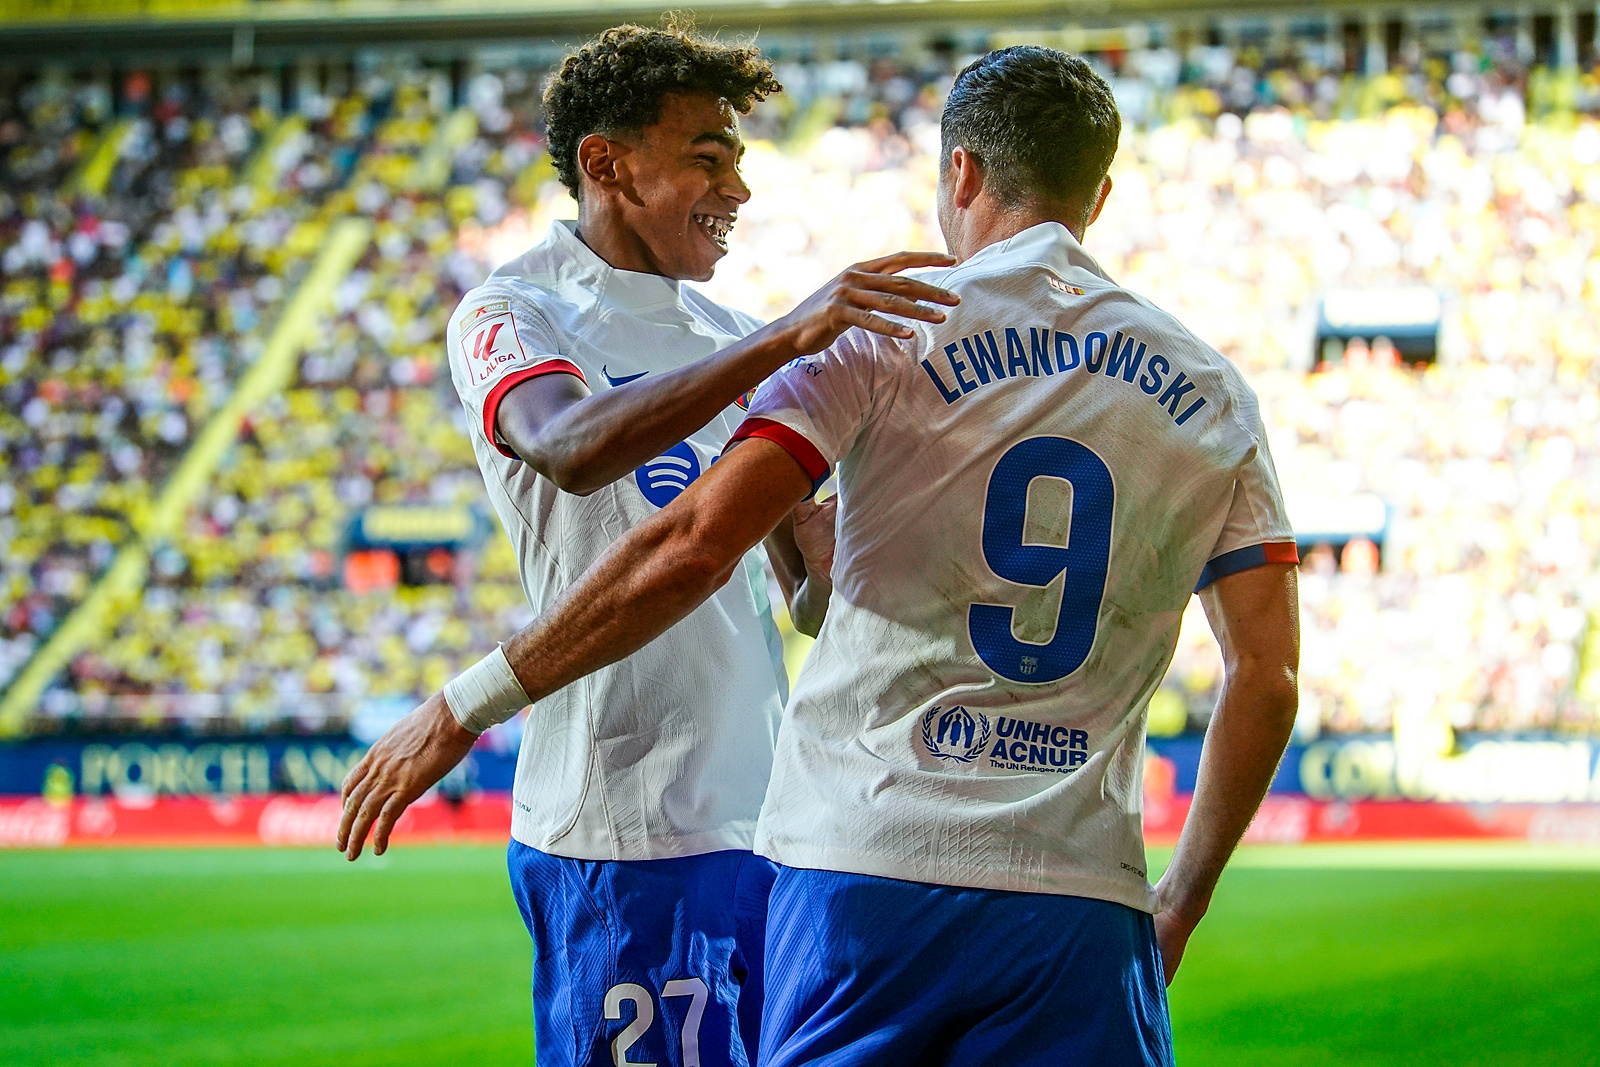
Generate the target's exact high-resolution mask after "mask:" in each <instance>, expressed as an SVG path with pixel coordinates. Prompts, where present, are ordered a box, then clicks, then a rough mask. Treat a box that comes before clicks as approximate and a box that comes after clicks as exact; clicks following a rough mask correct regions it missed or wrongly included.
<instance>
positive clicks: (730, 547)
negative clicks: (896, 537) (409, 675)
mask: <svg viewBox="0 0 1600 1067" xmlns="http://www.w3.org/2000/svg"><path fill="white" fill-rule="evenodd" d="M810 492H811V479H810V478H809V477H808V476H807V475H806V473H805V471H804V470H802V469H801V467H800V465H799V463H797V462H796V461H795V460H794V458H793V457H792V456H790V455H789V453H787V452H785V451H784V450H783V449H782V448H780V447H778V446H777V445H775V444H773V443H772V442H770V441H767V440H764V439H761V438H752V439H750V440H745V441H741V442H739V443H738V445H736V446H735V447H734V448H732V449H730V450H729V451H728V453H727V454H726V455H725V456H723V458H722V459H721V460H719V461H718V462H717V463H716V464H715V465H714V466H713V467H712V468H711V469H710V470H709V471H707V472H706V473H705V474H704V475H702V476H701V477H699V478H698V479H696V480H695V481H694V482H693V483H691V484H690V486H689V488H688V489H686V490H685V491H684V492H683V493H682V494H681V495H680V496H679V497H678V499H676V500H674V501H673V502H672V503H671V504H670V505H668V506H667V507H665V508H663V509H662V510H661V511H659V512H657V513H656V514H655V515H654V516H652V517H651V518H650V519H648V520H646V521H645V522H642V523H640V524H639V525H638V526H635V527H634V528H633V529H631V530H629V531H628V532H627V533H626V534H624V535H623V536H622V537H621V538H620V539H618V540H617V541H616V542H615V543H613V544H612V546H611V547H610V548H608V549H607V550H606V551H605V553H604V554H602V555H601V556H600V558H599V559H597V560H595V561H594V563H593V564H592V565H591V566H590V567H589V569H588V570H587V571H585V572H584V573H583V575H582V576H581V577H580V578H579V579H578V580H577V581H576V582H574V583H573V584H572V585H571V586H569V587H568V588H567V589H566V591H565V592H563V593H562V594H561V596H560V597H558V598H557V600H556V602H555V603H554V604H552V605H551V606H550V608H549V610H547V611H546V612H545V613H544V614H543V615H541V616H539V617H538V618H537V619H535V620H534V621H533V622H531V623H529V624H528V625H527V626H525V627H524V628H523V629H522V630H520V631H519V632H518V633H517V634H516V635H515V636H514V637H512V639H511V640H510V641H508V642H506V644H505V646H504V648H505V655H506V659H507V661H508V662H509V663H510V665H511V669H512V671H513V672H514V673H515V674H516V678H517V681H518V682H519V683H520V684H521V687H522V690H523V691H524V692H525V693H526V694H527V697H528V699H529V700H530V701H536V700H541V699H543V698H544V697H546V696H548V695H550V694H551V693H553V692H555V691H556V690H558V689H560V688H562V687H563V686H565V685H569V684H571V683H572V682H575V681H577V680H578V679H579V678H582V677H583V676H584V675H586V674H589V673H591V672H592V671H596V670H599V669H600V668H601V667H604V666H606V665H608V664H611V663H615V662H616V661H617V660H620V659H622V658H623V657H625V656H628V655H630V654H632V653H633V652H636V651H637V650H639V649H640V648H642V647H644V646H645V645H646V644H648V643H649V642H651V641H653V640H655V639H656V638H657V637H659V636H660V635H661V634H663V633H665V632H666V631H667V630H668V629H670V628H671V627H672V626H673V625H674V624H675V623H677V622H678V621H679V620H680V619H682V618H683V617H684V616H686V615H688V614H689V613H690V612H691V611H693V610H694V609H695V608H697V607H699V606H700V605H701V604H702V603H704V602H705V600H706V599H707V598H708V597H710V596H711V594H712V593H715V592H716V591H717V590H718V589H719V588H721V587H722V585H723V583H725V582H726V581H727V580H728V578H729V577H730V576H731V575H732V574H733V573H734V570H735V569H736V568H737V567H738V566H739V563H740V559H741V558H742V557H743V556H744V554H745V553H746V552H748V551H749V550H750V549H751V548H753V547H755V545H756V544H757V543H759V542H760V541H761V539H762V538H764V537H765V536H766V535H767V534H768V533H770V532H771V530H772V528H773V527H774V526H776V525H777V524H778V523H779V521H780V520H782V519H783V517H784V516H785V515H787V514H789V512H790V511H792V510H793V509H794V506H795V505H796V504H798V503H799V502H800V501H801V500H803V499H804V498H805V497H806V496H807V495H809V494H810ZM456 710H457V711H458V712H461V713H463V714H465V713H467V712H468V711H469V710H470V709H456Z"/></svg>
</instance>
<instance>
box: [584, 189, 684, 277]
mask: <svg viewBox="0 0 1600 1067" xmlns="http://www.w3.org/2000/svg"><path fill="white" fill-rule="evenodd" d="M577 236H578V240H580V241H582V242H583V243H584V244H586V245H588V246H589V251H591V252H593V253H594V254H595V255H597V256H599V257H600V258H601V259H603V260H605V261H606V263H608V264H609V265H610V266H612V267H613V268H615V269H617V270H630V271H634V272H636V273H639V274H659V275H662V276H663V277H666V276H667V275H666V272H665V271H663V270H662V269H661V266H660V264H658V263H657V262H656V261H655V257H654V256H652V255H651V254H650V246H649V245H647V244H646V243H645V241H644V238H642V237H640V236H639V233H638V231H636V230H634V229H633V228H632V227H630V226H628V225H627V224H626V223H625V222H624V221H623V220H622V218H621V217H620V216H619V215H618V214H617V213H615V212H612V211H607V210H605V208H604V207H603V206H602V205H596V204H592V203H590V202H589V201H582V202H580V203H579V204H578V231H577Z"/></svg>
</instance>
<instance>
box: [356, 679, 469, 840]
mask: <svg viewBox="0 0 1600 1067" xmlns="http://www.w3.org/2000/svg"><path fill="white" fill-rule="evenodd" d="M477 740H478V735H476V734H474V733H472V732H471V731H469V730H466V729H464V728H463V727H462V725H461V724H460V723H458V722H456V717H455V716H454V715H452V714H451V713H450V707H449V705H448V704H446V703H445V702H444V696H443V694H441V693H435V694H434V695H433V696H431V697H429V698H428V699H427V700H426V701H424V702H423V703H422V704H420V705H418V706H417V707H416V708H415V709H413V710H412V711H411V713H410V714H409V715H407V716H406V717H405V718H403V719H401V720H400V721H399V722H397V723H395V724H394V725H393V726H391V727H390V728H389V731H388V732H387V733H385V734H384V735H383V736H382V737H380V738H378V743H377V744H375V745H373V746H372V747H371V748H369V749H367V754H366V755H364V756H362V757H361V761H360V762H359V763H357V764H356V765H355V767H354V768H353V769H351V771H350V773H349V774H348V775H346V776H345V779H344V786H343V788H342V789H341V793H342V795H343V797H344V816H343V817H342V818H340V820H339V839H338V842H337V845H338V848H339V851H340V852H343V853H344V854H345V858H346V859H348V860H352V861H353V860H355V858H356V857H357V856H360V855H361V848H362V846H363V845H364V844H365V843H366V840H367V832H368V831H369V830H370V831H371V832H372V854H373V855H375V856H381V855H383V853H384V851H385V850H386V849H387V848H388V847H389V831H391V830H393V829H394V824H395V821H396V820H397V819H399V818H400V815H401V813H403V812H404V811H405V810H406V808H407V807H409V806H410V805H411V802H412V801H414V800H416V799H417V798H418V797H420V796H421V795H422V794H423V793H425V792H427V791H428V790H429V789H430V788H431V787H432V786H433V785H435V784H436V783H437V782H438V781H439V779H441V778H443V777H444V776H445V775H446V774H447V773H449V771H450V768H452V767H454V766H455V765H456V764H458V763H460V762H461V760H462V757H464V756H466V754H467V753H468V752H470V751H471V750H472V745H473V742H475V741H477Z"/></svg>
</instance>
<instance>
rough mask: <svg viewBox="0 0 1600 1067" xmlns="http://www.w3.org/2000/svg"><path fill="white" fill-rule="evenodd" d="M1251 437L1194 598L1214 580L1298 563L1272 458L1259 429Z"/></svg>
mask: <svg viewBox="0 0 1600 1067" xmlns="http://www.w3.org/2000/svg"><path fill="white" fill-rule="evenodd" d="M1255 431H1256V432H1255V439H1256V445H1255V448H1254V449H1253V451H1252V455H1251V456H1250V459H1249V460H1248V461H1247V462H1246V463H1245V464H1244V466H1243V467H1241V468H1240V469H1239V471H1238V473H1237V475H1236V476H1235V479H1234V483H1233V497H1232V500H1231V501H1230V502H1229V505H1228V515H1227V518H1226V520H1225V521H1224V522H1223V524H1222V532H1221V533H1220V534H1219V535H1218V536H1217V542H1216V544H1215V545H1214V546H1213V547H1212V549H1211V555H1210V558H1209V559H1208V561H1207V562H1206V565H1205V569H1204V570H1202V571H1201V572H1200V581H1199V583H1198V584H1197V585H1196V586H1195V592H1199V591H1200V590H1201V589H1204V588H1205V587H1206V586H1208V585H1210V584H1211V583H1212V582H1214V581H1216V580H1217V579H1218V578H1226V577H1227V576H1228V575H1230V574H1237V573H1239V572H1240V571H1247V570H1249V569H1251V568H1252V567H1260V566H1263V565H1265V564H1268V563H1298V562H1300V552H1299V549H1298V548H1297V547H1296V546H1295V540H1294V527H1293V526H1292V525H1291V524H1290V522H1289V515H1288V512H1287V511H1286V510H1285V508H1284V506H1283V491H1282V490H1281V489H1280V488H1279V487H1278V472H1277V470H1276V469H1275V468H1274V467H1273V465H1272V452H1271V450H1270V449H1269V448H1268V447H1267V435H1266V433H1265V432H1264V431H1263V430H1262V429H1261V427H1260V425H1259V423H1258V424H1257V425H1256V426H1255Z"/></svg>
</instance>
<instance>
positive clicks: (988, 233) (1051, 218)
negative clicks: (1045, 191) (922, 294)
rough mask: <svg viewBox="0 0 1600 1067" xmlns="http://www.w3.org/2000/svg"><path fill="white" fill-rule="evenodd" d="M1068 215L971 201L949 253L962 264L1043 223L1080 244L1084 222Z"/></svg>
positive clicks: (1071, 214) (1029, 206)
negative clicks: (1056, 224)
mask: <svg viewBox="0 0 1600 1067" xmlns="http://www.w3.org/2000/svg"><path fill="white" fill-rule="evenodd" d="M1074 216H1075V213H1074V212H1071V211H1062V210H1059V209H1045V208H1040V207H1036V206H1033V205H1028V206H1025V207H1015V206H1004V205H1001V204H999V203H997V202H996V201H994V200H992V199H990V198H989V197H988V196H987V195H985V196H980V197H979V198H978V199H977V200H974V201H973V202H972V204H971V206H970V207H968V208H967V209H966V210H964V211H963V212H962V213H961V218H960V220H959V229H958V231H957V233H956V235H955V238H956V239H955V241H954V242H952V244H953V247H952V248H951V250H950V252H951V255H953V256H955V257H956V259H958V260H961V261H963V262H965V261H966V260H968V259H971V258H972V257H973V256H975V255H977V254H978V253H979V252H981V251H983V250H984V249H985V248H988V247H989V246H990V245H992V244H998V243H999V242H1001V241H1007V240H1010V239H1011V238H1013V237H1015V236H1016V235H1017V234H1019V233H1021V232H1022V231H1023V230H1029V229H1032V228H1033V227H1035V226H1037V225H1039V224H1040V223H1042V222H1059V223H1060V224H1061V225H1063V226H1065V227H1066V228H1067V232H1068V233H1070V234H1072V236H1073V237H1074V238H1075V239H1076V240H1077V241H1078V242H1079V243H1080V244H1081V243H1082V242H1083V234H1084V230H1085V229H1086V227H1085V226H1084V223H1083V219H1082V218H1078V217H1074Z"/></svg>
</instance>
